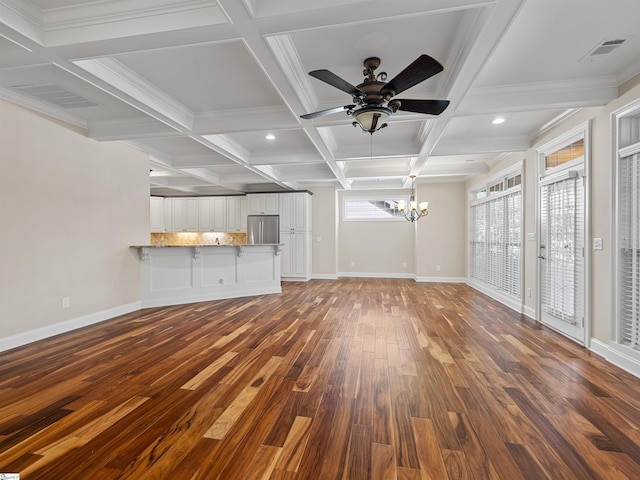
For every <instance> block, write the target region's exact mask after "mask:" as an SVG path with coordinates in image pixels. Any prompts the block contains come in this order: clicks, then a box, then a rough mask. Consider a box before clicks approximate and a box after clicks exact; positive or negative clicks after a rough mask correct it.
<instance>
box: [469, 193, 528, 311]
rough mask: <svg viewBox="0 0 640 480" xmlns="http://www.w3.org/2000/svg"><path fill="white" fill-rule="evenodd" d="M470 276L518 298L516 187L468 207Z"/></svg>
mask: <svg viewBox="0 0 640 480" xmlns="http://www.w3.org/2000/svg"><path fill="white" fill-rule="evenodd" d="M470 209H471V211H470V219H471V230H472V231H471V246H470V250H471V251H470V256H471V258H470V275H471V278H473V279H474V280H476V281H478V282H481V283H483V284H485V285H487V286H489V287H491V288H494V289H496V290H499V291H502V292H505V293H508V294H509V295H512V296H514V297H516V298H518V299H519V298H520V297H521V269H520V264H521V261H520V257H521V248H522V246H521V238H522V233H521V232H522V227H521V225H522V190H521V188H520V187H517V188H515V189H512V190H508V191H506V192H505V193H504V194H501V195H499V196H489V197H487V198H484V199H482V200H481V201H480V202H478V203H475V204H473V205H471V207H470Z"/></svg>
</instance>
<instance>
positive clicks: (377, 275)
mask: <svg viewBox="0 0 640 480" xmlns="http://www.w3.org/2000/svg"><path fill="white" fill-rule="evenodd" d="M338 277H353V278H409V279H411V278H413V279H414V280H415V278H416V276H415V275H414V274H413V273H375V272H338Z"/></svg>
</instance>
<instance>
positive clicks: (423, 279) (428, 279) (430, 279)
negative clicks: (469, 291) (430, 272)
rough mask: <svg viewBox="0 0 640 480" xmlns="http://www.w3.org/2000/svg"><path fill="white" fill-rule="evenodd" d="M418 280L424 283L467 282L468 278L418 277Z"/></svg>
mask: <svg viewBox="0 0 640 480" xmlns="http://www.w3.org/2000/svg"><path fill="white" fill-rule="evenodd" d="M416 282H424V283H465V282H466V279H465V278H461V277H416Z"/></svg>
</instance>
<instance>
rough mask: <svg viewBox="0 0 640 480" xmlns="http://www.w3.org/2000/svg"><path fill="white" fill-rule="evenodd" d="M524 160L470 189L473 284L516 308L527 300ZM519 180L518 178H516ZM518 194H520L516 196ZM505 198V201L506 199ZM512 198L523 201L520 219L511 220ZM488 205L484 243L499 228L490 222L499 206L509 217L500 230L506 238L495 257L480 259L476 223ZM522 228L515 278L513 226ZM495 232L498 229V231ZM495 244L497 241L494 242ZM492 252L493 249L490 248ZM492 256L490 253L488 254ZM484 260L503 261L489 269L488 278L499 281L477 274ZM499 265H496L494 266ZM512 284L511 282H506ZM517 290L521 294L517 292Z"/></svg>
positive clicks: (484, 215) (517, 233)
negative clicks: (510, 205)
mask: <svg viewBox="0 0 640 480" xmlns="http://www.w3.org/2000/svg"><path fill="white" fill-rule="evenodd" d="M523 165H524V163H523V162H522V161H520V162H518V163H516V164H514V165H513V166H511V167H509V168H507V169H505V170H502V171H500V172H499V173H498V174H497V175H494V176H492V177H490V178H488V179H487V180H485V181H484V182H482V183H479V184H476V185H475V186H473V187H472V188H471V189H469V192H468V196H469V202H468V207H467V211H468V219H469V222H468V225H469V229H468V231H469V237H468V248H469V263H468V276H469V280H470V283H472V284H474V286H475V287H476V288H478V289H479V290H481V291H484V292H485V293H487V294H488V295H490V296H492V297H493V298H496V299H497V300H499V301H501V302H502V303H505V304H506V305H508V306H510V307H511V308H514V309H515V310H518V311H521V309H522V302H523V287H524V275H523V273H524V270H523V265H524V169H523ZM516 179H517V180H516ZM510 181H511V182H512V183H513V185H512V186H510V187H509V183H510ZM495 185H501V186H500V187H494V188H493V191H491V186H495ZM516 194H517V197H516V196H515V195H516ZM502 199H504V200H502ZM512 199H517V201H518V202H519V212H518V219H517V222H514V223H511V222H510V221H509V218H510V216H509V215H508V212H509V211H511V210H510V208H509V202H511V201H512ZM501 201H502V202H503V204H502V206H501V207H500V206H498V205H497V204H496V205H495V207H494V205H493V204H495V203H496V202H501ZM483 207H484V212H482V215H481V216H483V218H484V219H485V220H484V221H485V223H484V237H485V240H484V243H485V244H486V245H489V244H490V243H491V239H490V231H491V230H492V229H493V228H494V227H495V226H492V225H491V224H490V222H491V214H492V213H491V212H492V209H494V210H495V211H494V212H493V213H494V214H497V213H499V211H498V210H499V209H500V208H502V213H503V215H504V216H505V217H504V218H505V220H504V221H503V223H502V224H501V225H498V228H499V229H502V234H503V235H505V240H504V241H502V243H500V245H498V247H500V246H501V248H502V250H501V251H500V248H496V249H494V250H495V251H496V252H498V253H496V255H495V257H496V258H495V259H493V260H492V259H491V258H489V256H487V258H485V259H480V260H478V259H477V257H476V253H475V252H476V249H477V245H476V244H477V240H476V237H477V233H478V225H477V222H476V218H477V214H478V212H479V210H478V209H480V208H483ZM514 225H515V226H516V227H517V228H518V231H517V232H516V235H517V242H516V244H517V245H516V246H517V250H518V258H517V260H516V262H517V263H516V266H517V272H516V275H517V279H516V280H515V283H514V279H513V271H512V270H513V269H514V264H513V263H512V262H509V261H508V259H509V255H510V254H509V251H510V250H513V249H512V248H511V247H512V245H511V244H512V243H513V242H512V239H513V238H512V237H511V235H512V232H511V230H512V228H513V226H514ZM494 231H495V230H494ZM494 243H495V242H494ZM487 252H489V250H487ZM487 255H489V254H487ZM479 261H481V262H484V263H487V264H490V262H494V263H495V261H501V264H500V265H497V264H496V265H493V264H490V268H492V269H493V270H495V272H493V273H492V272H487V278H488V279H489V280H490V279H491V278H493V277H495V279H494V280H496V281H495V282H491V281H488V280H487V279H485V280H482V279H480V278H477V277H476V276H475V270H476V269H477V268H479V266H478V262H479ZM493 267H495V268H493ZM500 273H501V274H503V275H505V274H508V277H509V278H506V277H505V278H503V279H501V280H500V281H498V280H497V275H498V274H500ZM507 283H509V285H506V284H507ZM516 291H517V293H516Z"/></svg>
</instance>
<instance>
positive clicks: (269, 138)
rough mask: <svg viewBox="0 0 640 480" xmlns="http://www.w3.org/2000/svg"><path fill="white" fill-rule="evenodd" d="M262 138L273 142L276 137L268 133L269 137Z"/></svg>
mask: <svg viewBox="0 0 640 480" xmlns="http://www.w3.org/2000/svg"><path fill="white" fill-rule="evenodd" d="M264 138H266V139H267V140H275V139H276V136H275V135H274V134H272V133H270V134H269V135H266V136H265V137H264Z"/></svg>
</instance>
